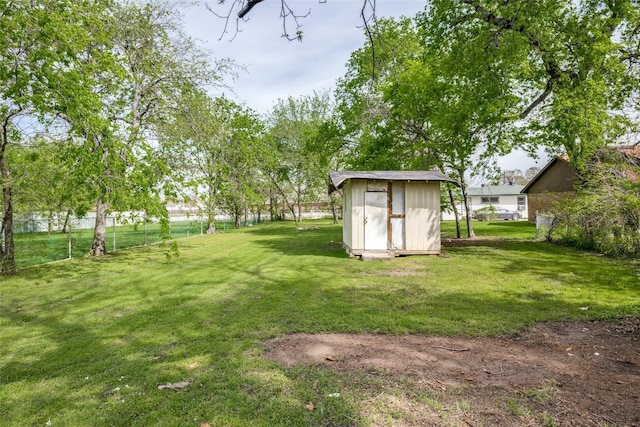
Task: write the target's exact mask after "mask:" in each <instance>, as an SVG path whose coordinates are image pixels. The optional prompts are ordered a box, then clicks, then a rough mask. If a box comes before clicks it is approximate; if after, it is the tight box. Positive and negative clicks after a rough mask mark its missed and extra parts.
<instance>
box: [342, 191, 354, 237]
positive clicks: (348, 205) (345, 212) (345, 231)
mask: <svg viewBox="0 0 640 427" xmlns="http://www.w3.org/2000/svg"><path fill="white" fill-rule="evenodd" d="M342 194H343V196H344V201H343V203H344V206H343V208H342V241H343V242H344V244H345V245H346V246H347V248H348V249H351V248H353V241H352V238H351V235H352V231H351V230H352V227H353V220H352V215H351V209H352V204H353V194H352V193H351V182H350V181H347V183H346V184H345V185H344V187H343V190H342Z"/></svg>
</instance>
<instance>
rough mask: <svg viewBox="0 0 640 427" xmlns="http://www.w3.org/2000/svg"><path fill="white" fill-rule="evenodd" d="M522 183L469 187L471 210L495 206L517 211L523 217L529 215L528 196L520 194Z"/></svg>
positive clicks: (468, 198)
mask: <svg viewBox="0 0 640 427" xmlns="http://www.w3.org/2000/svg"><path fill="white" fill-rule="evenodd" d="M522 188H523V186H522V185H512V184H502V185H485V186H482V187H469V188H468V189H467V200H469V206H470V207H471V211H472V212H475V211H477V210H478V209H481V208H486V207H488V206H493V207H495V208H504V209H509V210H510V211H517V212H519V213H520V217H521V218H525V217H526V216H527V196H526V195H525V194H520V191H521V190H522Z"/></svg>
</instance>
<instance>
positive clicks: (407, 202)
mask: <svg viewBox="0 0 640 427" xmlns="http://www.w3.org/2000/svg"><path fill="white" fill-rule="evenodd" d="M441 182H452V183H455V184H457V183H456V181H454V180H453V179H451V178H449V177H448V176H446V175H444V174H443V173H441V172H438V171H366V172H356V171H353V172H346V171H332V172H330V173H329V193H332V192H333V191H336V190H339V189H342V196H343V210H342V212H343V214H342V216H343V229H342V240H343V247H344V248H345V250H346V251H347V253H348V254H349V255H350V256H357V257H360V258H362V259H374V258H381V259H384V258H390V257H392V256H398V255H411V254H439V253H440V249H441V247H440V183H441Z"/></svg>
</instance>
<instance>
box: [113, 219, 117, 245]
mask: <svg viewBox="0 0 640 427" xmlns="http://www.w3.org/2000/svg"><path fill="white" fill-rule="evenodd" d="M113 250H114V251H115V250H116V217H115V216H114V217H113Z"/></svg>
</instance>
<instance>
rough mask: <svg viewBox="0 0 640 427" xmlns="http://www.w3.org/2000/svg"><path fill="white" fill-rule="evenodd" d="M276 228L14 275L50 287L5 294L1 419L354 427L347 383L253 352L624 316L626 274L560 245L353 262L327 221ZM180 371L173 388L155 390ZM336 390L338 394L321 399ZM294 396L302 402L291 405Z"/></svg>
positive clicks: (356, 419)
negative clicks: (167, 260) (280, 339)
mask: <svg viewBox="0 0 640 427" xmlns="http://www.w3.org/2000/svg"><path fill="white" fill-rule="evenodd" d="M291 225H292V224H285V225H283V226H282V227H279V226H278V227H273V226H270V227H264V228H263V227H255V228H253V229H251V230H247V231H245V232H243V233H247V234H248V235H250V236H251V240H250V241H249V242H248V243H245V246H242V247H241V249H239V250H237V252H233V251H230V250H229V249H228V248H224V249H226V250H220V251H219V253H218V252H216V250H217V249H218V248H219V246H221V244H220V242H221V241H222V242H226V243H225V245H230V244H231V242H233V241H232V240H228V241H225V240H220V239H217V238H216V237H215V236H214V237H207V238H203V239H202V243H198V242H200V241H198V242H195V241H194V242H193V243H191V244H190V245H192V246H193V248H189V250H193V251H194V252H192V253H193V254H194V255H192V258H196V255H195V251H196V250H198V251H199V252H198V253H201V252H203V251H204V252H207V256H200V257H198V258H196V259H190V258H189V257H188V255H187V256H185V258H184V259H178V260H176V261H175V264H162V263H159V261H158V253H157V251H156V252H155V253H153V252H152V251H150V250H148V249H140V250H136V252H135V253H125V252H119V253H116V254H112V255H110V256H108V257H106V258H103V259H99V260H81V261H77V262H74V261H72V262H70V263H68V264H67V263H65V264H56V265H54V266H51V268H46V269H45V268H43V269H40V270H38V269H33V270H31V269H30V270H28V271H25V272H22V273H21V274H20V276H21V279H22V280H24V281H25V283H26V282H29V283H31V287H32V288H33V289H32V290H31V292H34V293H35V294H37V293H40V292H41V293H43V294H45V293H46V292H50V294H47V295H46V297H43V298H42V299H41V300H38V302H32V301H30V300H29V298H25V297H24V296H23V294H21V293H20V292H16V293H14V294H10V295H15V296H11V298H7V299H6V300H5V301H3V302H2V307H0V322H2V327H3V332H4V333H5V334H7V335H5V337H6V336H9V335H8V334H11V336H15V340H16V343H13V342H7V344H9V346H7V347H5V349H3V350H2V352H1V353H0V355H1V356H2V358H1V359H0V360H1V362H0V382H1V384H2V389H3V391H0V396H1V397H2V399H3V407H2V409H1V412H2V417H3V420H4V422H7V423H8V424H7V425H36V424H38V425H42V424H46V423H47V421H48V420H49V419H51V418H52V422H53V423H54V424H63V425H64V424H66V425H71V424H75V425H81V424H94V425H123V426H124V425H131V426H134V425H193V424H196V425H197V424H198V423H205V422H208V423H211V424H214V425H287V424H289V425H294V424H295V425H309V426H315V425H317V426H320V425H354V424H361V423H364V420H362V418H361V415H360V412H359V408H358V405H357V401H358V398H360V397H361V395H362V390H358V389H357V388H355V389H354V388H352V385H351V384H344V383H341V382H340V381H341V380H340V379H339V378H338V377H333V376H331V375H332V374H326V373H322V372H316V371H315V370H313V369H305V370H303V371H296V370H295V369H282V368H280V367H279V366H278V365H276V364H275V363H273V362H268V361H265V360H263V359H262V358H261V357H260V354H261V351H262V340H264V339H267V338H272V337H275V336H278V335H282V334H288V333H292V332H308V333H318V332H363V331H368V332H377V333H422V334H446V335H487V334H489V335H493V334H504V333H510V332H515V331H517V330H519V329H522V328H524V327H526V326H528V325H530V324H532V323H533V322H536V321H548V320H562V319H592V318H601V317H613V316H615V315H616V314H618V313H619V314H620V315H622V314H626V313H628V312H630V311H635V313H636V314H637V313H638V312H639V311H640V302H639V299H638V294H639V292H638V291H639V285H638V274H637V271H635V270H633V269H630V268H628V266H626V265H625V264H623V263H616V262H614V261H609V260H604V259H602V258H600V257H596V256H592V255H590V254H587V253H581V252H578V251H574V250H571V249H566V248H560V247H556V246H552V245H548V244H546V243H542V242H534V241H518V240H509V241H507V240H495V239H494V240H492V239H484V240H483V241H482V242H481V243H480V244H478V245H476V246H467V247H451V248H447V249H446V251H445V252H446V255H445V256H443V257H433V256H426V257H407V258H398V259H395V260H392V261H389V262H384V263H382V262H381V263H361V262H355V261H353V260H349V259H348V258H347V257H346V254H344V252H343V251H342V249H340V248H339V247H338V248H332V247H331V245H335V244H336V243H339V241H340V236H341V235H340V227H339V226H333V225H327V226H324V225H321V224H320V225H318V226H319V229H318V230H308V231H301V232H298V231H296V230H295V227H294V226H291ZM198 245H200V246H198ZM207 245H208V246H207ZM343 258H344V259H343ZM147 264H149V265H147ZM141 270H144V271H145V274H144V275H143V274H140V271H141ZM405 272H408V273H411V274H404V273H405ZM401 273H403V274H401ZM78 276H80V277H81V278H83V277H86V279H85V280H84V281H83V280H81V279H78V278H77V277H78ZM123 276H124V277H125V279H126V280H119V281H117V282H116V283H115V284H112V283H111V280H110V279H111V278H112V277H113V278H116V277H119V278H121V277H123ZM74 277H75V280H73V281H70V280H68V279H72V278H74ZM54 280H55V281H58V282H59V283H57V284H54V285H51V286H56V288H55V290H54V291H52V290H49V289H48V286H50V285H49V282H50V281H54ZM36 282H40V283H36ZM97 284H100V286H97ZM583 305H588V306H589V307H590V310H589V311H581V310H579V307H580V306H583ZM625 312H626V313H625ZM5 339H6V338H5ZM18 341H19V342H20V344H19V345H18ZM14 344H15V345H14ZM9 348H11V349H9ZM321 375H328V376H325V377H322V376H321ZM319 376H320V377H319ZM319 378H320V381H317V380H318V379H319ZM185 380H188V381H190V385H189V386H188V387H186V388H184V389H182V390H180V391H177V392H175V391H173V390H158V389H157V386H158V385H159V384H166V383H174V382H177V381H185ZM318 384H319V385H318ZM336 391H338V392H341V393H344V395H345V396H349V395H351V396H352V399H351V400H349V399H341V400H336V399H333V398H327V397H326V396H327V395H328V394H329V393H334V392H336ZM309 401H313V403H314V405H315V407H316V411H313V412H311V411H308V410H306V409H305V408H304V405H305V404H306V403H307V402H309ZM354 402H356V403H354ZM72 411H76V412H72ZM56 416H57V417H59V419H57V420H56V418H55V417H56ZM65 416H66V417H67V418H64V417H65ZM291 420H294V421H291ZM56 421H58V422H56Z"/></svg>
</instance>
